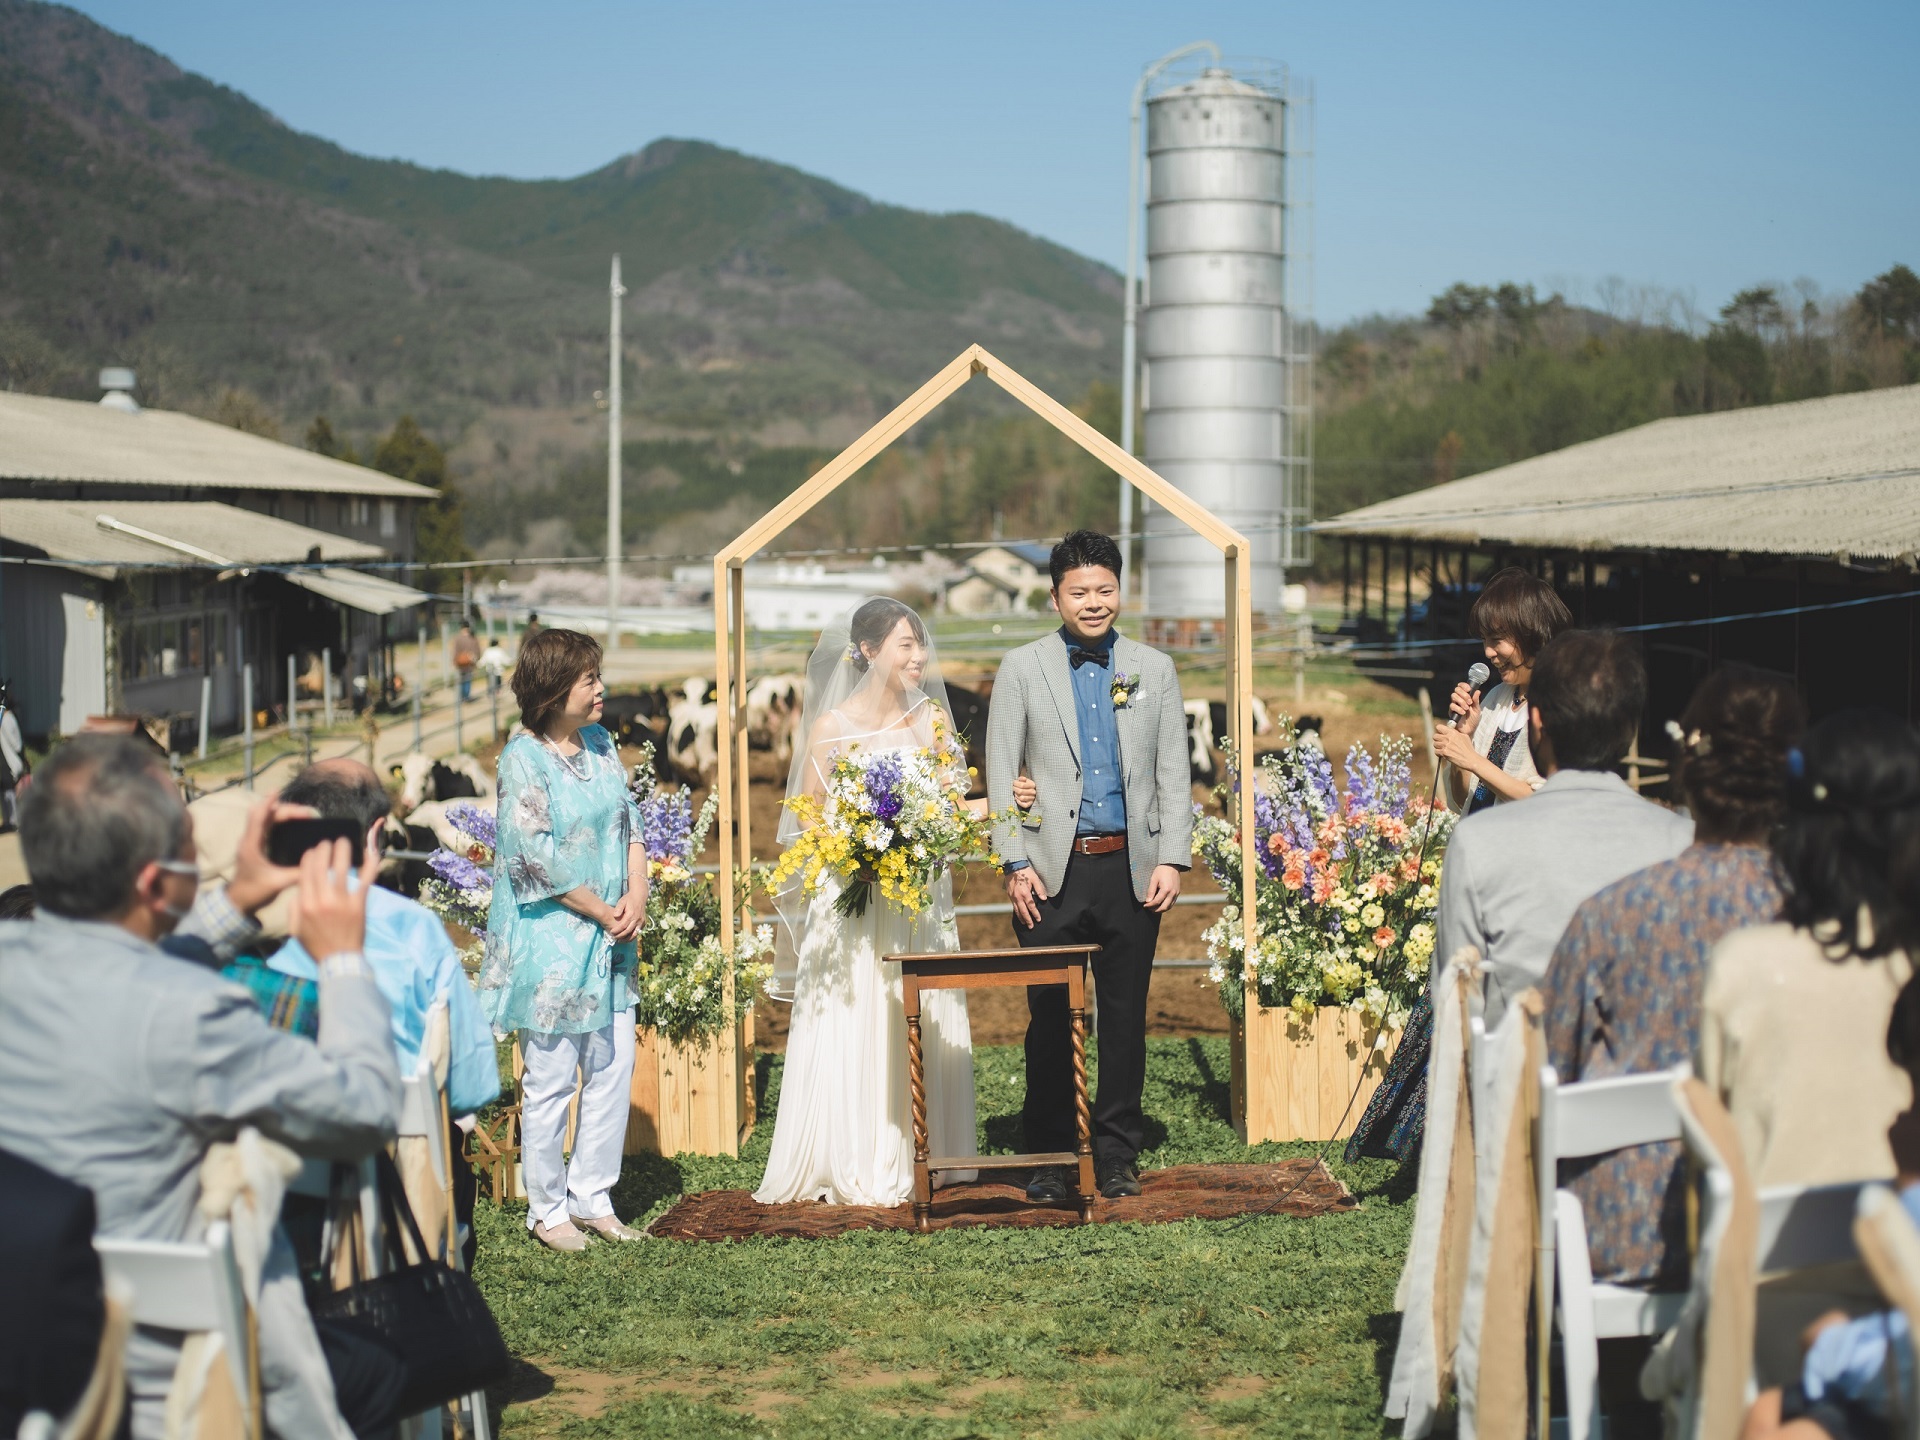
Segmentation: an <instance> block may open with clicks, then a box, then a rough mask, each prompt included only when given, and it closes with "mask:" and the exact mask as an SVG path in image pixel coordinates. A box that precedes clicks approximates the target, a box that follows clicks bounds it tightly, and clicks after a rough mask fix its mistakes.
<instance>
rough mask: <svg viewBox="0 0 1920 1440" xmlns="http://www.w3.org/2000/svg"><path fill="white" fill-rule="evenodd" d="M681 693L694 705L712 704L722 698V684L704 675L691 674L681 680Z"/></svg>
mask: <svg viewBox="0 0 1920 1440" xmlns="http://www.w3.org/2000/svg"><path fill="white" fill-rule="evenodd" d="M680 693H681V694H682V695H684V696H686V697H687V700H688V702H689V703H691V704H694V705H711V704H712V703H713V702H714V701H716V700H718V699H719V698H720V686H719V685H718V684H717V683H716V682H714V681H712V680H709V679H707V678H706V677H705V676H703V675H689V676H688V677H687V678H686V679H685V680H683V681H681V682H680Z"/></svg>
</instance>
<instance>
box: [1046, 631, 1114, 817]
mask: <svg viewBox="0 0 1920 1440" xmlns="http://www.w3.org/2000/svg"><path fill="white" fill-rule="evenodd" d="M1060 638H1061V639H1062V640H1064V641H1066V642H1067V650H1068V652H1069V653H1071V652H1072V651H1073V650H1075V649H1076V648H1077V649H1083V650H1098V651H1102V652H1104V653H1105V655H1106V657H1107V663H1106V664H1105V665H1092V664H1083V665H1077V666H1074V667H1073V707H1074V710H1075V712H1076V713H1077V714H1078V716H1079V718H1080V823H1079V825H1078V826H1077V827H1076V832H1075V833H1077V834H1080V835H1124V834H1125V833H1126V830H1127V795H1126V788H1125V787H1124V786H1123V785H1122V784H1121V779H1120V724H1119V721H1117V720H1116V719H1115V718H1114V713H1113V673H1114V672H1113V639H1114V632H1113V631H1111V630H1109V631H1107V633H1106V634H1105V635H1102V636H1101V637H1100V638H1099V639H1098V640H1096V641H1094V642H1093V644H1091V645H1082V644H1081V642H1080V641H1078V640H1076V639H1074V638H1073V636H1071V635H1069V634H1068V633H1067V629H1066V627H1065V626H1064V625H1063V626H1061V627H1060Z"/></svg>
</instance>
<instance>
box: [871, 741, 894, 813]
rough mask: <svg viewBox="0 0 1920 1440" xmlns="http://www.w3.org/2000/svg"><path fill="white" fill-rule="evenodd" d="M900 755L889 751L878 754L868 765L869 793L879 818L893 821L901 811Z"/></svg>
mask: <svg viewBox="0 0 1920 1440" xmlns="http://www.w3.org/2000/svg"><path fill="white" fill-rule="evenodd" d="M900 778H901V774H900V756H899V754H898V753H889V754H885V755H881V756H877V757H876V758H875V759H874V760H873V762H872V763H871V764H869V765H868V766H867V776H866V782H867V795H868V796H869V797H870V798H871V799H872V801H873V814H874V818H875V819H877V820H887V821H891V820H893V819H894V818H895V817H896V816H898V815H899V813H900V795H899V785H900Z"/></svg>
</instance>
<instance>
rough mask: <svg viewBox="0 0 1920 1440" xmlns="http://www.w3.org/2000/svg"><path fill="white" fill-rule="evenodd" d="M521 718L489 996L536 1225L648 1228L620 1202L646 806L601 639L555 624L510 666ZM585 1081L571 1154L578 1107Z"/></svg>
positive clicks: (561, 1230) (504, 769)
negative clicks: (625, 747)
mask: <svg viewBox="0 0 1920 1440" xmlns="http://www.w3.org/2000/svg"><path fill="white" fill-rule="evenodd" d="M513 696H514V699H515V700H517V701H518V702H519V704H520V724H519V725H518V726H517V727H515V730H514V733H513V735H512V737H511V738H510V739H509V740H508V741H507V745H506V749H504V750H503V751H501V752H500V784H499V796H500V798H499V810H498V812H497V823H498V829H499V844H498V845H497V847H496V848H495V851H494V856H495V858H494V877H493V879H494V883H493V906H492V909H491V910H490V911H489V912H488V916H487V949H486V958H485V959H484V960H483V961H482V963H481V968H480V983H479V987H478V988H479V992H480V1002H481V1005H482V1006H483V1007H484V1008H485V1010H486V1012H487V1015H488V1017H489V1018H490V1019H491V1020H492V1021H493V1026H494V1029H495V1030H496V1031H508V1030H514V1031H518V1032H519V1035H520V1048H521V1052H522V1055H523V1057H524V1060H525V1064H526V1072H525V1075H524V1076H523V1078H522V1081H521V1091H520V1161H521V1165H522V1167H523V1170H524V1173H525V1177H526V1187H527V1228H528V1229H530V1230H532V1231H533V1234H534V1238H535V1239H537V1240H539V1241H540V1243H541V1244H543V1245H546V1246H547V1247H548V1248H550V1249H553V1250H573V1251H577V1250H584V1249H586V1248H587V1234H588V1232H591V1233H593V1234H595V1235H598V1236H600V1237H601V1238H603V1239H607V1240H637V1239H639V1238H640V1233H639V1232H638V1231H637V1230H633V1229H630V1228H629V1227H628V1226H626V1225H623V1224H621V1222H620V1221H619V1219H618V1218H617V1217H616V1216H615V1215H614V1213H613V1198H612V1191H613V1186H614V1182H615V1181H617V1180H618V1179H619V1178H620V1157H621V1154H622V1152H623V1151H624V1150H625V1148H626V1133H627V1107H628V1088H629V1084H630V1082H631V1079H632V1075H633V1042H634V1034H633V1009H634V1001H635V998H636V996H635V976H634V971H635V967H636V965H637V963H638V954H637V948H636V937H637V936H638V935H639V933H640V927H641V925H642V924H643V923H644V922H645V919H646V911H647V851H646V845H645V844H644V842H643V838H642V835H641V828H640V812H639V810H638V808H637V807H636V805H635V804H634V802H633V799H632V797H631V796H630V795H629V793H628V790H627V777H626V771H625V769H624V767H623V766H622V765H621V763H620V755H619V752H618V751H617V750H616V749H615V748H614V743H613V737H612V736H611V735H609V734H608V733H607V732H606V730H605V729H604V728H602V726H601V725H600V723H599V721H600V710H601V705H602V702H603V700H604V699H605V696H606V687H605V685H603V684H602V683H601V680H600V646H599V643H598V642H597V641H595V640H592V639H590V638H589V637H587V636H585V635H582V634H580V633H579V632H578V631H577V630H542V631H541V632H540V633H539V634H537V635H535V636H533V637H532V638H531V639H529V640H527V641H526V643H525V644H523V645H522V646H521V647H520V658H519V661H518V663H517V664H516V665H515V666H514V671H513ZM576 1077H577V1078H578V1080H579V1085H580V1108H579V1115H578V1119H577V1122H576V1125H575V1134H574V1139H573V1154H572V1158H571V1159H570V1160H563V1151H564V1147H565V1145H566V1135H567V1106H568V1103H569V1102H570V1101H571V1100H572V1098H573V1094H574V1084H575V1080H576Z"/></svg>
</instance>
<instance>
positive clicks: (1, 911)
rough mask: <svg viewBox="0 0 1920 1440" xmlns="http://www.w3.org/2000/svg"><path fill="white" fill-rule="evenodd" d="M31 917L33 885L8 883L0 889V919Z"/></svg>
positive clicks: (29, 918)
mask: <svg viewBox="0 0 1920 1440" xmlns="http://www.w3.org/2000/svg"><path fill="white" fill-rule="evenodd" d="M32 918H33V886H31V885H9V886H8V887H7V888H6V889H5V890H0V920H31V919H32Z"/></svg>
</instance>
